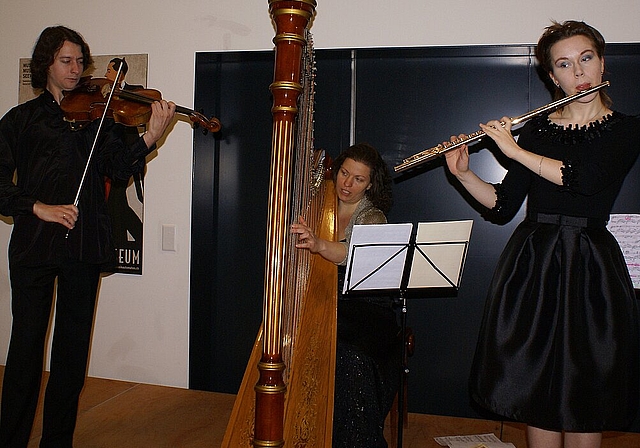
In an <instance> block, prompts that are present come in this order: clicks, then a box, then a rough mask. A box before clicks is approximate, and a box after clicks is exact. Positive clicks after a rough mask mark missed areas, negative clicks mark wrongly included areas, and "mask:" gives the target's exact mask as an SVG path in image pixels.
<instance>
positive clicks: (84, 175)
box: [65, 64, 124, 238]
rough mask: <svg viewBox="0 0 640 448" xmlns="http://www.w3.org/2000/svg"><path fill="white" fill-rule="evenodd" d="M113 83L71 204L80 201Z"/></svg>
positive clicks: (111, 93)
mask: <svg viewBox="0 0 640 448" xmlns="http://www.w3.org/2000/svg"><path fill="white" fill-rule="evenodd" d="M123 65H124V64H120V67H118V73H116V81H117V80H118V79H120V71H121V70H122V66H123ZM115 90H116V89H115V83H114V87H112V88H111V90H110V91H109V98H107V103H106V105H105V107H104V111H103V112H102V117H100V123H99V124H98V130H97V131H96V136H95V138H94V139H93V144H92V145H91V151H89V157H87V163H86V164H85V166H84V171H83V173H82V178H81V179H80V185H78V191H77V192H76V197H75V199H74V200H73V205H75V206H76V207H77V206H78V204H79V203H80V194H81V193H82V187H83V186H84V181H85V179H86V178H87V172H88V171H89V164H90V163H91V159H92V158H93V152H94V151H95V149H96V144H97V143H98V137H100V131H101V130H102V124H103V123H104V119H105V117H106V116H107V112H108V111H109V105H110V104H111V98H113V92H114V91H115ZM70 231H71V229H67V234H66V235H65V238H69V232H70Z"/></svg>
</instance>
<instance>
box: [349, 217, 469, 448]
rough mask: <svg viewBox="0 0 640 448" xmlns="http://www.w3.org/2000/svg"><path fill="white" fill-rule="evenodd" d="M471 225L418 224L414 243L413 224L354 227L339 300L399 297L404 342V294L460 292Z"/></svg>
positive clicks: (401, 389)
mask: <svg viewBox="0 0 640 448" xmlns="http://www.w3.org/2000/svg"><path fill="white" fill-rule="evenodd" d="M472 225H473V221H472V220H465V221H444V222H421V223H418V227H417V231H416V235H415V237H414V238H413V241H412V233H413V224H411V223H406V224H374V225H356V226H354V227H353V232H352V234H351V240H350V244H349V252H348V255H347V272H346V276H345V281H344V287H343V294H348V293H349V292H351V291H362V290H378V291H384V290H391V291H397V292H398V293H399V295H400V302H401V310H402V319H401V320H402V323H401V325H402V337H403V339H404V335H405V332H406V328H407V299H406V292H407V290H408V289H426V288H443V287H445V288H446V287H452V288H455V289H457V288H458V287H459V286H460V280H461V278H462V271H463V268H464V262H465V259H466V255H467V249H468V247H469V240H470V238H471V228H472ZM404 352H405V341H404V340H403V343H402V348H401V372H400V385H399V386H400V387H399V389H398V443H397V447H398V448H402V435H403V425H404V422H403V406H404V375H405V374H407V373H409V369H408V366H407V363H406V360H405V356H404Z"/></svg>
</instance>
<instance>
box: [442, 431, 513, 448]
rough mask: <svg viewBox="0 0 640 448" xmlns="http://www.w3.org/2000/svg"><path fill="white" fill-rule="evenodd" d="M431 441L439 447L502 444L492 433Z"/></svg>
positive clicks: (446, 437) (448, 437)
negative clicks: (456, 444) (468, 444)
mask: <svg viewBox="0 0 640 448" xmlns="http://www.w3.org/2000/svg"><path fill="white" fill-rule="evenodd" d="M433 440H435V441H436V443H437V444H438V445H440V446H449V447H450V446H451V444H452V443H475V444H477V443H478V442H489V443H502V442H501V441H500V439H499V438H497V437H496V435H495V434H493V433H491V432H490V433H488V434H473V435H464V436H444V437H434V438H433Z"/></svg>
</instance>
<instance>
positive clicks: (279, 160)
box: [253, 0, 316, 447]
mask: <svg viewBox="0 0 640 448" xmlns="http://www.w3.org/2000/svg"><path fill="white" fill-rule="evenodd" d="M315 6H316V2H315V0H299V1H292V0H288V1H286V0H270V1H269V12H270V15H271V18H272V20H273V22H274V25H275V28H276V35H275V37H274V39H273V42H274V44H275V66H274V76H273V83H272V84H271V86H270V87H269V88H270V90H271V93H272V95H273V107H272V109H271V113H272V115H273V133H272V141H271V172H270V176H271V177H270V179H271V182H270V185H269V205H268V222H267V247H266V257H265V276H264V297H263V317H262V319H263V321H262V323H263V330H264V333H263V349H262V357H261V359H260V362H259V364H258V370H259V372H260V378H259V380H258V382H257V384H256V385H255V391H256V409H255V412H256V414H255V433H254V440H253V445H254V447H280V446H283V445H284V435H283V434H284V421H283V420H284V401H285V393H286V385H285V384H284V379H283V372H284V368H285V365H284V362H283V360H282V308H283V297H284V288H285V283H286V275H287V272H286V263H285V260H286V258H285V256H286V254H285V252H286V247H287V245H286V241H287V239H288V237H289V226H290V224H291V223H290V222H289V220H290V209H291V185H292V176H293V159H294V146H295V121H296V116H297V113H298V105H297V102H298V97H299V95H300V93H301V92H302V86H301V85H300V71H301V66H302V54H303V50H304V47H305V46H306V40H305V37H304V36H305V30H306V28H307V26H309V23H310V21H311V18H312V17H313V14H314V11H315Z"/></svg>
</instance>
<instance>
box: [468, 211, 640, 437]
mask: <svg viewBox="0 0 640 448" xmlns="http://www.w3.org/2000/svg"><path fill="white" fill-rule="evenodd" d="M636 306H637V305H636V299H635V294H634V290H633V285H632V283H631V280H630V277H629V274H628V271H627V268H626V264H625V260H624V258H623V255H622V253H621V251H620V248H619V246H618V244H617V242H616V241H615V238H614V237H613V236H612V235H611V234H610V233H609V232H608V231H607V229H606V228H605V227H603V226H599V227H595V228H592V227H586V226H585V227H580V226H568V225H555V224H540V223H537V222H532V221H529V220H526V221H524V222H523V223H521V224H520V225H519V226H518V228H517V229H516V230H515V232H514V234H513V235H512V237H511V239H510V240H509V242H508V243H507V246H506V247H505V250H504V252H503V253H502V255H501V258H500V260H499V262H498V267H497V270H496V272H495V274H494V277H493V280H492V285H491V287H490V290H489V294H488V298H487V303H486V306H485V313H484V318H483V322H482V326H481V330H480V336H479V339H478V346H477V349H476V354H475V358H474V362H473V366H472V370H471V379H470V390H471V394H472V397H473V398H474V399H475V400H476V401H477V402H478V403H480V404H481V405H482V406H484V407H486V408H487V409H489V410H490V411H493V412H495V413H497V414H499V415H502V416H505V417H508V418H511V419H514V420H517V421H521V422H524V423H527V424H529V425H532V426H535V427H540V428H544V429H549V430H558V431H559V430H566V431H576V432H600V431H603V430H615V429H623V428H625V427H626V426H627V425H628V424H629V423H630V422H631V421H633V419H634V417H635V416H636V409H637V403H638V372H639V368H638V364H639V353H638V347H639V344H638V324H637V316H638V314H637V310H636Z"/></svg>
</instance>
